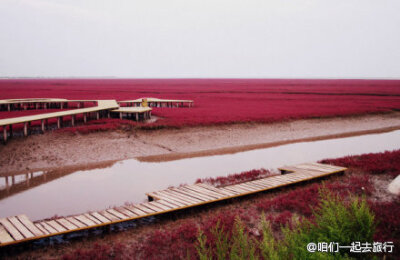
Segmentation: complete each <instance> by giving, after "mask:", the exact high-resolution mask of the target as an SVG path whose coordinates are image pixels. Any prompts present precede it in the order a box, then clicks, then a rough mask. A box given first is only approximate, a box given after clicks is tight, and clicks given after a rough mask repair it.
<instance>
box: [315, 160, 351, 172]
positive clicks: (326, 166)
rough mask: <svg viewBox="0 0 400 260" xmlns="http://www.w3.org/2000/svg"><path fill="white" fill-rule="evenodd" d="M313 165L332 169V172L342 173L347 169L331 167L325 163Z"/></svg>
mask: <svg viewBox="0 0 400 260" xmlns="http://www.w3.org/2000/svg"><path fill="white" fill-rule="evenodd" d="M311 164H312V165H316V166H320V167H324V168H326V169H330V170H332V171H341V170H346V168H345V167H341V166H335V165H330V164H325V163H317V162H314V163H311Z"/></svg>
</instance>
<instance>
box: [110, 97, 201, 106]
mask: <svg viewBox="0 0 400 260" xmlns="http://www.w3.org/2000/svg"><path fill="white" fill-rule="evenodd" d="M118 103H119V104H120V105H124V106H128V107H140V106H143V104H144V103H146V104H147V105H148V106H149V107H184V106H186V107H192V106H193V105H194V102H193V100H180V99H161V98H138V99H133V100H123V101H118Z"/></svg>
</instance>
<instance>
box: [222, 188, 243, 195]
mask: <svg viewBox="0 0 400 260" xmlns="http://www.w3.org/2000/svg"><path fill="white" fill-rule="evenodd" d="M224 190H229V191H234V192H236V194H235V196H237V195H240V194H242V193H247V192H248V191H247V190H242V189H237V188H234V187H231V186H226V187H224Z"/></svg>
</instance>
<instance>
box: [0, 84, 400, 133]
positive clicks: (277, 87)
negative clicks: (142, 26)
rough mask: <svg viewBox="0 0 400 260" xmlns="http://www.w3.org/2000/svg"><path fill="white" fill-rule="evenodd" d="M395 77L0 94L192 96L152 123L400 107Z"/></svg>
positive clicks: (8, 92) (46, 88)
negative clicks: (183, 105)
mask: <svg viewBox="0 0 400 260" xmlns="http://www.w3.org/2000/svg"><path fill="white" fill-rule="evenodd" d="M399 86H400V81H397V80H265V79H162V80H161V79H160V80H144V79H143V80H127V79H115V80H111V79H108V80H77V79H75V80H72V79H71V80H0V99H5V98H30V97H54V98H67V99H116V100H127V99H136V98H140V97H158V98H172V99H191V100H194V101H195V106H194V107H193V108H155V109H154V111H153V114H154V115H156V116H159V117H162V119H161V120H158V121H157V122H154V123H151V124H152V125H154V126H173V127H180V126H188V125H211V124H226V123H234V122H275V121H282V120H289V119H302V118H313V117H332V116H344V115H356V114H365V113H381V112H388V111H393V110H399V109H400V87H399Z"/></svg>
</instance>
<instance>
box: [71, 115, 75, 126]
mask: <svg viewBox="0 0 400 260" xmlns="http://www.w3.org/2000/svg"><path fill="white" fill-rule="evenodd" d="M71 125H72V126H75V116H74V115H72V116H71Z"/></svg>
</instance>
